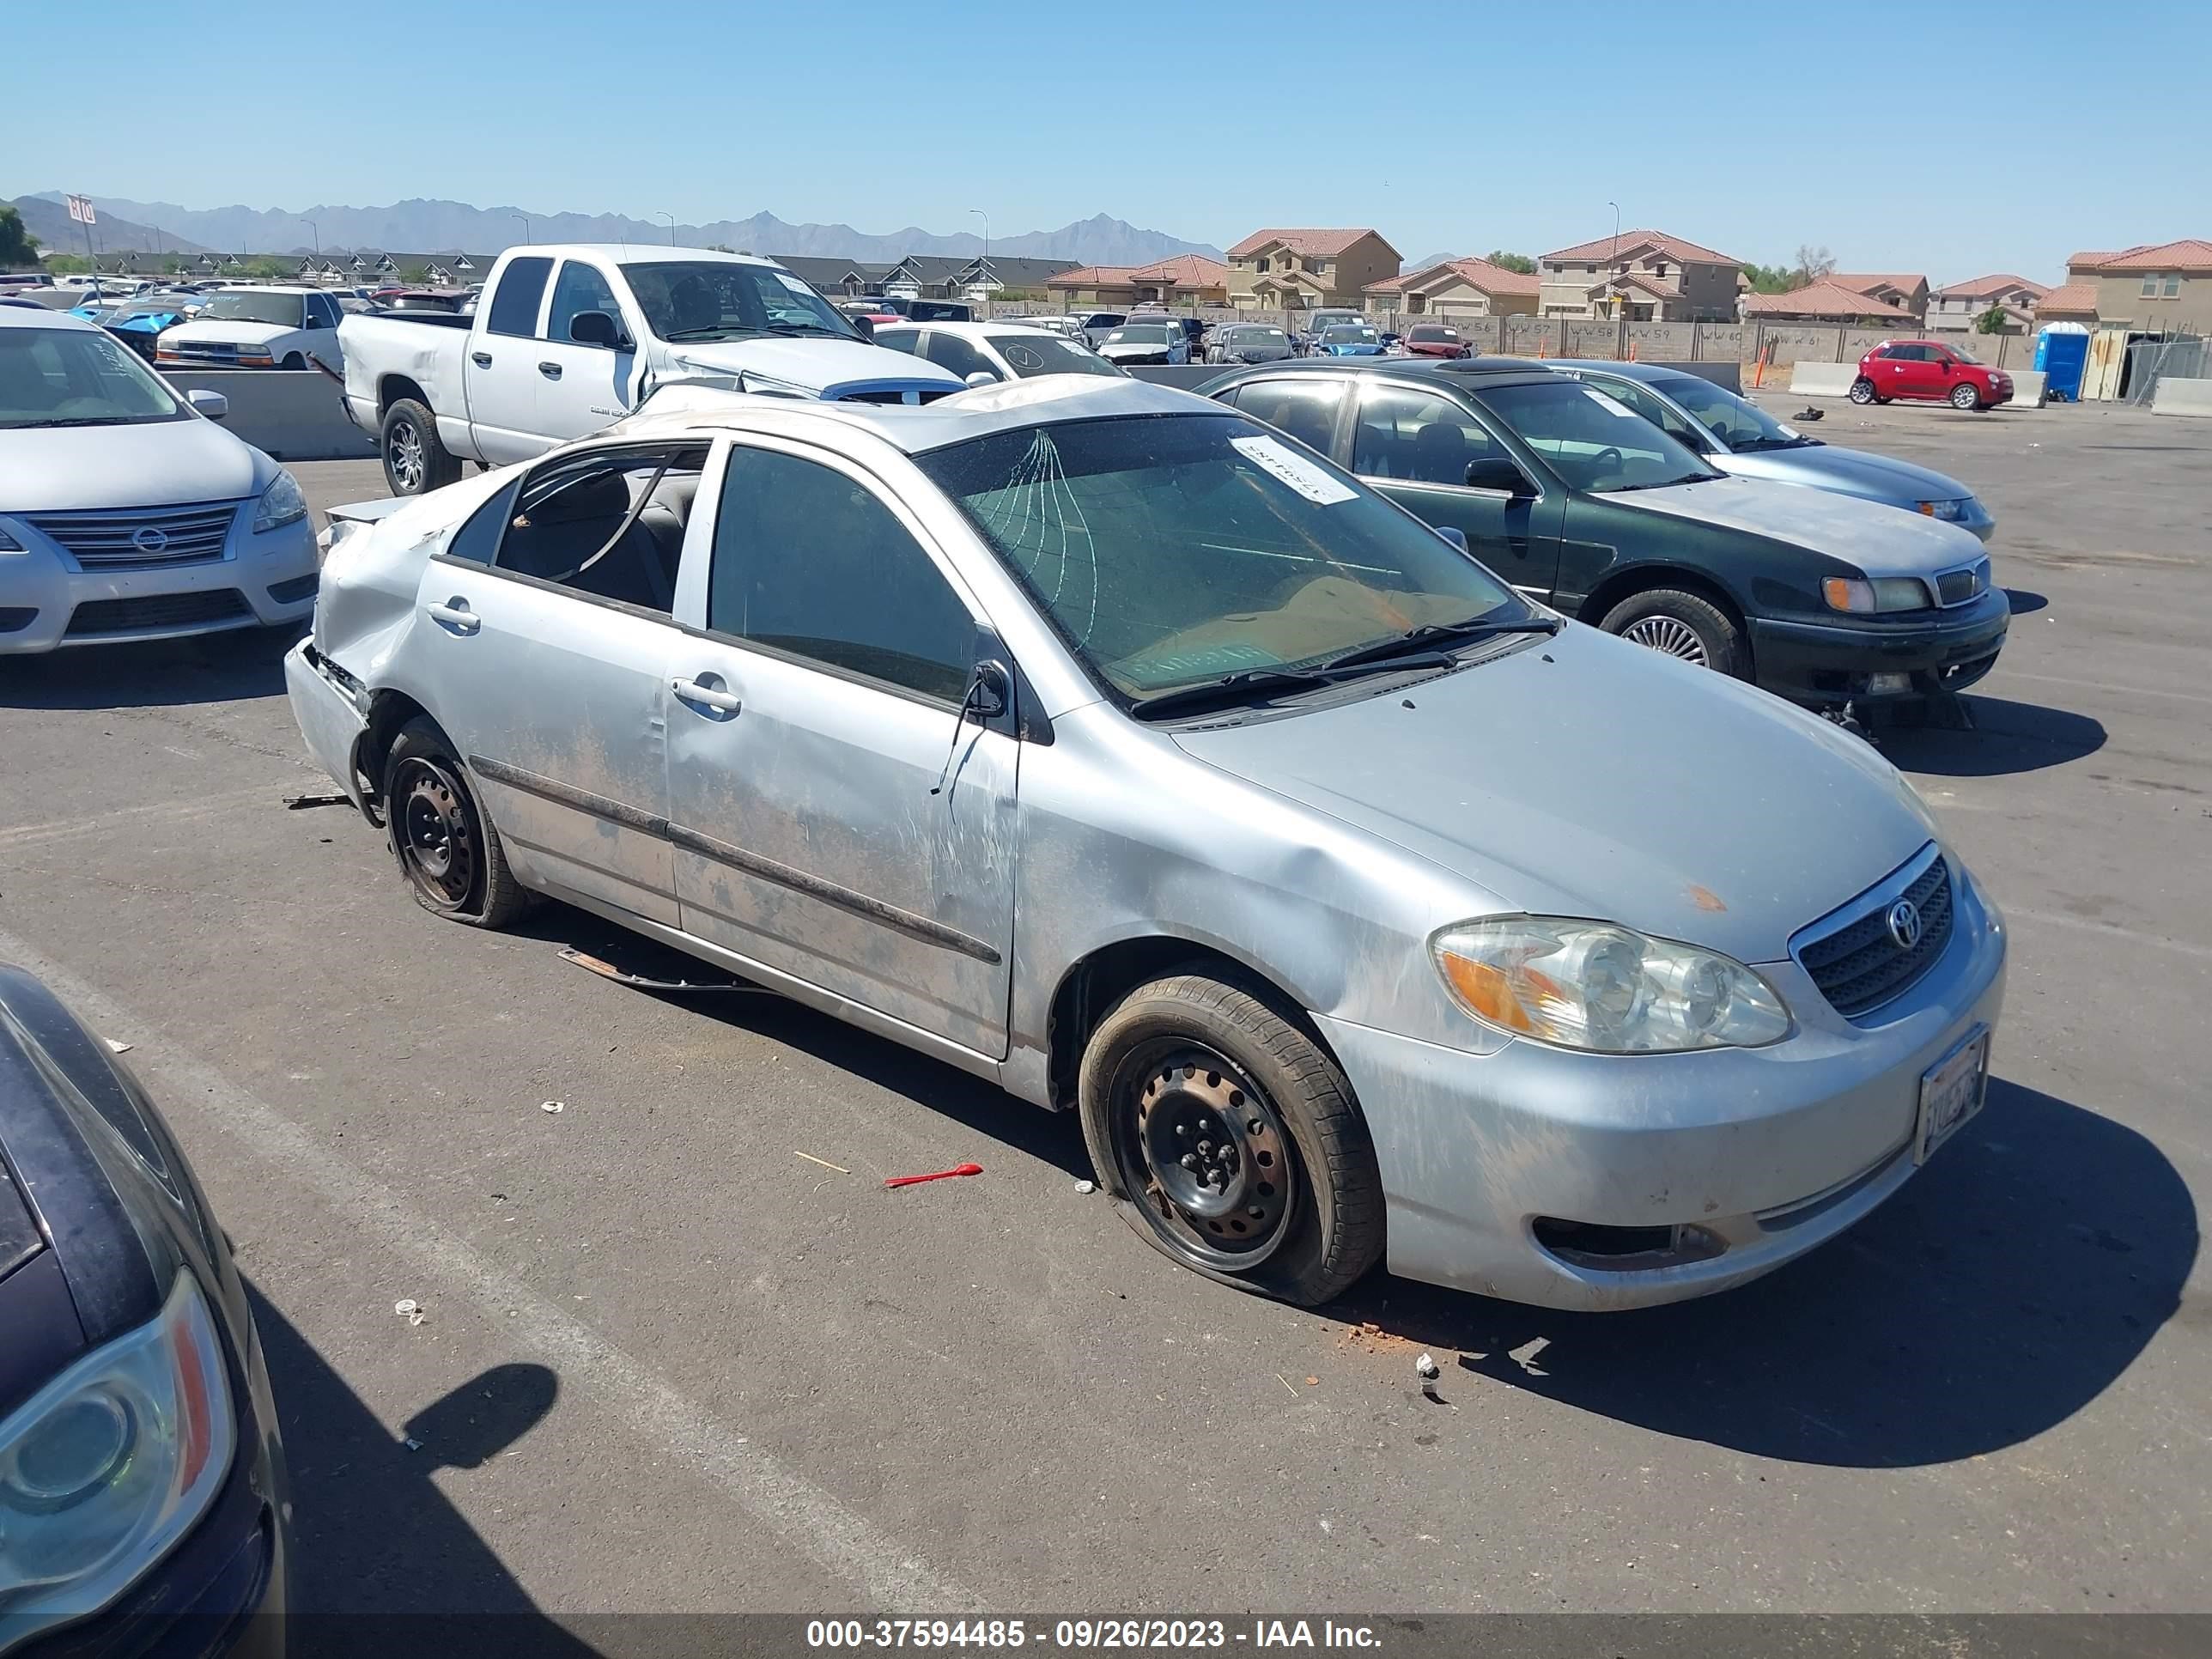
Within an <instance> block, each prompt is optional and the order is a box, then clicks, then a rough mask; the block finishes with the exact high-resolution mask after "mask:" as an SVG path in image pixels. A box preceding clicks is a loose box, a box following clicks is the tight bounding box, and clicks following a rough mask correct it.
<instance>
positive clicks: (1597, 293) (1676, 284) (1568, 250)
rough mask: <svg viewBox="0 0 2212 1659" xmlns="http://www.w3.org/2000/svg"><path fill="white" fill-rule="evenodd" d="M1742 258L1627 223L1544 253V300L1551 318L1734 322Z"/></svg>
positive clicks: (1539, 270)
mask: <svg viewBox="0 0 2212 1659" xmlns="http://www.w3.org/2000/svg"><path fill="white" fill-rule="evenodd" d="M1742 274H1743V261H1742V260H1741V259H1736V258H1730V257H1729V255H1727V254H1725V253H1717V252H1714V251H1713V250H1712V249H1711V248H1709V247H1703V246H1699V244H1697V243H1695V242H1692V241H1690V240H1687V239H1686V238H1684V237H1680V236H1675V235H1673V234H1669V233H1668V232H1666V231H1663V230H1624V231H1622V232H1621V233H1620V235H1619V236H1618V237H1613V236H1601V237H1599V238H1598V239H1597V240H1595V241H1590V242H1577V243H1576V244H1575V245H1574V246H1572V247H1563V248H1558V249H1555V250H1553V252H1550V253H1547V254H1544V255H1543V256H1541V258H1539V259H1538V260H1537V261H1536V276H1537V280H1538V282H1539V283H1540V284H1541V291H1540V294H1539V296H1538V305H1539V306H1540V307H1541V311H1542V313H1543V315H1545V316H1547V317H1605V316H1611V315H1613V314H1614V311H1615V306H1616V304H1617V306H1618V309H1619V313H1620V314H1621V315H1624V316H1626V317H1627V318H1628V319H1629V320H1630V321H1631V322H1655V321H1656V322H1668V323H1689V322H1707V323H1719V322H1729V323H1732V322H1734V321H1735V319H1736V289H1737V284H1738V279H1739V278H1740V277H1741V276H1742Z"/></svg>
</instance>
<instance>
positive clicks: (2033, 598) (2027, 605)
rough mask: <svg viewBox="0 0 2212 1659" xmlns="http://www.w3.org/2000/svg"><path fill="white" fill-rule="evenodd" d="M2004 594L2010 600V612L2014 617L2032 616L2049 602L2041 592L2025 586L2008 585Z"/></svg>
mask: <svg viewBox="0 0 2212 1659" xmlns="http://www.w3.org/2000/svg"><path fill="white" fill-rule="evenodd" d="M2004 595H2005V598H2006V599H2009V600H2010V601H2011V602H2012V614H2013V615H2014V616H2015V617H2032V616H2033V615H2034V614H2035V613H2036V612H2037V611H2041V610H2043V609H2044V608H2045V606H2047V605H2049V604H2050V603H2051V601H2050V600H2049V599H2045V598H2044V597H2043V595H2042V594H2040V593H2034V592H2029V591H2028V590H2027V588H2025V587H2008V588H2007V589H2005V591H2004Z"/></svg>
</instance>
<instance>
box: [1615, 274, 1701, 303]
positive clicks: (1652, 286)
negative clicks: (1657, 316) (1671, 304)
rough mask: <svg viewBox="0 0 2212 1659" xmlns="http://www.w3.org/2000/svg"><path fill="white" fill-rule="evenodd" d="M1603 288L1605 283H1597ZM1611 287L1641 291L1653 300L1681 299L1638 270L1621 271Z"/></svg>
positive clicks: (1675, 293) (1672, 291)
mask: <svg viewBox="0 0 2212 1659" xmlns="http://www.w3.org/2000/svg"><path fill="white" fill-rule="evenodd" d="M1604 286H1605V283H1603V282H1600V283H1598V287H1600V288H1603V287H1604ZM1613 286H1614V287H1616V288H1638V289H1643V290H1644V292H1645V293H1646V294H1649V295H1650V296H1651V297H1652V298H1653V299H1655V300H1679V299H1680V298H1681V297H1682V296H1681V295H1680V294H1679V293H1677V292H1676V291H1675V290H1674V289H1671V288H1668V286H1667V284H1666V283H1657V282H1654V281H1652V279H1651V278H1650V277H1649V276H1645V275H1644V273H1643V272H1642V271H1640V270H1624V271H1622V272H1621V273H1620V276H1619V277H1618V278H1617V279H1615V281H1614V283H1613Z"/></svg>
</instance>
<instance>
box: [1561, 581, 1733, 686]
mask: <svg viewBox="0 0 2212 1659" xmlns="http://www.w3.org/2000/svg"><path fill="white" fill-rule="evenodd" d="M1598 626H1600V627H1601V628H1602V629H1605V631H1606V632H1607V633H1608V634H1617V635H1620V637H1621V638H1622V639H1624V640H1629V641H1633V642H1634V643H1636V644H1638V645H1641V646H1645V647H1649V648H1650V649H1651V650H1654V651H1657V652H1661V653H1664V654H1665V655H1667V656H1669V657H1675V658H1679V659H1680V660H1682V661H1684V662H1687V663H1693V664H1695V665H1697V666H1698V667H1700V668H1711V669H1713V670H1715V671H1718V672H1720V673H1723V674H1727V675H1729V676H1730V677H1732V678H1737V679H1742V678H1748V670H1749V668H1750V653H1749V652H1747V650H1746V649H1745V648H1744V639H1743V630H1742V629H1740V628H1738V627H1737V626H1736V625H1735V618H1734V617H1730V616H1729V614H1728V612H1726V611H1723V610H1722V609H1721V608H1720V607H1719V606H1718V605H1715V604H1714V603H1713V602H1712V601H1711V599H1705V598H1702V597H1700V596H1699V595H1698V594H1695V593H1685V592H1682V591H1681V590H1680V589H1679V588H1673V587H1655V588H1652V589H1651V590H1650V591H1649V592H1643V593H1632V594H1631V595H1630V596H1629V597H1628V598H1627V599H1623V600H1622V601H1621V602H1620V604H1619V605H1615V606H1613V609H1612V610H1611V611H1607V613H1606V616H1605V620H1604V621H1603V622H1601V623H1599V624H1598Z"/></svg>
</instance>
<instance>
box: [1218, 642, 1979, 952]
mask: <svg viewBox="0 0 2212 1659" xmlns="http://www.w3.org/2000/svg"><path fill="white" fill-rule="evenodd" d="M1408 704H1411V705H1412V706H1411V707H1408V706H1407V705H1408ZM1176 740H1177V741H1178V742H1179V743H1180V744H1181V745H1182V748H1183V749H1184V750H1186V751H1187V752H1188V753H1189V754H1192V755H1194V756H1195V757H1198V758H1199V759H1200V760H1202V761H1205V762H1206V763H1209V764H1211V765H1213V766H1216V767H1218V768H1219V769H1221V770H1223V771H1225V772H1228V773H1231V774H1233V775H1236V776H1237V777H1240V778H1243V779H1245V780H1247V781H1250V782H1252V783H1255V784H1257V785H1259V786H1261V787H1264V788H1267V789H1272V790H1273V791H1275V792H1276V793H1279V794H1281V795H1285V796H1288V797H1289V798H1291V799H1293V800H1297V801H1300V802H1303V803H1304V805H1308V806H1310V807H1312V808H1315V809H1316V810H1317V811H1323V812H1327V813H1329V814H1331V815H1332V816H1334V817H1338V818H1341V819H1343V820H1345V821H1346V822H1347V823H1353V824H1356V825H1358V827H1360V828H1361V829H1365V830H1367V831H1369V832H1370V833H1371V834H1374V835H1376V836H1382V837H1383V838H1384V839H1386V840H1388V841H1391V842H1395V843H1397V844H1398V845H1399V846H1401V847H1403V848H1406V849H1407V851H1408V852H1411V853H1414V854H1419V855H1420V856H1422V857H1425V858H1426V859H1428V860H1431V862H1433V863H1435V864H1437V865H1440V866H1443V867H1444V868H1446V869H1449V870H1452V871H1455V872H1458V873H1459V874H1461V875H1462V876H1464V877H1466V878H1468V880H1470V881H1472V882H1473V883H1474V884H1475V885H1476V886H1478V887H1480V888H1481V889H1483V890H1486V891H1487V892H1489V893H1490V894H1492V895H1494V896H1495V897H1496V900H1497V904H1496V906H1495V907H1492V908H1500V909H1506V910H1525V911H1528V912H1531V913H1534V914H1536V915H1569V916H1589V917H1595V918H1600V919H1602V920H1605V921H1617V922H1620V923H1623V924H1625V925H1626V926H1628V927H1634V928H1638V929H1639V930H1641V931H1642V932H1644V933H1650V934H1652V935H1655V936H1656V937H1659V938H1662V939H1683V940H1686V941H1688V942H1690V943H1692V944H1695V945H1704V946H1705V947H1707V948H1708V949H1711V950H1716V951H1726V952H1727V953H1728V954H1729V955H1730V956H1732V957H1735V958H1736V959H1737V960H1738V961H1739V962H1773V961H1778V960H1780V959H1781V958H1782V957H1784V956H1785V955H1786V954H1787V950H1786V945H1787V941H1788V940H1789V938H1790V935H1791V934H1792V933H1796V931H1797V930H1798V929H1799V928H1801V927H1804V926H1805V925H1806V923H1808V922H1809V921H1814V920H1816V919H1818V918H1819V917H1820V916H1823V915H1826V914H1827V913H1828V912H1829V911H1831V910H1832V909H1834V908H1836V907H1837V906H1838V905H1839V904H1842V903H1843V902H1845V901H1846V900H1848V899H1850V898H1852V897H1855V896H1857V895H1858V894H1859V893H1862V892H1863V891H1864V890H1866V889H1867V888H1869V887H1870V886H1872V885H1873V884H1875V882H1877V881H1879V880H1880V879H1881V878H1882V877H1883V876H1885V875H1887V874H1888V873H1889V872H1891V871H1892V870H1894V869H1895V868H1896V867H1897V866H1899V865H1900V864H1902V863H1904V862H1905V860H1907V859H1908V858H1910V857H1911V856H1912V854H1914V853H1915V852H1917V850H1919V848H1922V847H1923V846H1925V845H1926V844H1927V843H1928V842H1929V840H1930V839H1931V838H1932V837H1933V836H1934V835H1935V833H1936V831H1935V826H1934V823H1933V821H1932V820H1931V819H1930V818H1929V816H1928V812H1927V809H1926V808H1925V807H1924V806H1923V805H1921V802H1920V799H1919V797H1918V796H1917V795H1915V794H1914V793H1912V790H1911V786H1909V785H1908V784H1907V783H1906V782H1905V780H1904V778H1903V777H1902V776H1900V775H1899V773H1898V772H1897V771H1896V769H1894V768H1893V767H1892V766H1891V765H1890V764H1889V763H1888V762H1887V761H1885V760H1884V759H1882V757H1881V756H1880V755H1879V754H1877V753H1876V752H1875V750H1873V749H1872V748H1871V747H1869V745H1868V744H1865V743H1863V741H1861V740H1860V739H1859V738H1855V737H1852V736H1850V734H1848V733H1847V732H1844V731H1843V730H1842V729H1841V728H1839V727H1838V726H1832V725H1830V724H1828V723H1827V722H1826V721H1824V720H1819V719H1817V718H1815V717H1814V716H1813V715H1810V714H1805V713H1803V712H1802V711H1801V710H1799V709H1797V708H1794V707H1793V706H1791V705H1790V704H1789V703H1786V702H1783V701H1782V700H1781V699H1780V698H1778V697H1774V696H1769V695H1768V694H1767V693H1765V692H1764V691H1760V690H1756V689H1754V688H1753V687H1751V686H1748V685H1746V684H1742V683H1741V682H1740V681H1736V680H1731V679H1728V678H1723V676H1721V675H1718V674H1716V673H1713V672H1712V671H1711V670H1709V669H1704V668H1695V667H1692V666H1690V665H1686V664H1684V663H1680V662H1677V661H1675V660H1674V659H1671V658H1668V657H1663V656H1662V655H1660V654H1659V653H1657V652H1655V651H1651V650H1648V649H1646V648H1645V647H1642V646H1638V645H1632V644H1630V643H1629V642H1628V641H1625V640H1617V639H1614V638H1613V636H1612V635H1607V634H1601V633H1600V632H1598V631H1597V630H1596V629H1590V628H1585V627H1583V625H1581V624H1580V623H1569V624H1568V625H1567V627H1566V629H1565V630H1564V631H1563V632H1562V633H1560V634H1559V635H1558V636H1557V637H1556V638H1554V639H1552V640H1548V641H1547V640H1543V639H1541V638H1539V639H1536V640H1534V641H1531V642H1530V643H1529V644H1528V645H1526V646H1524V647H1521V648H1519V649H1516V650H1513V651H1510V652H1509V653H1507V654H1506V655H1504V656H1502V657H1498V658H1494V659H1491V660H1489V661H1487V662H1479V663H1476V664H1474V665H1471V666H1469V667H1467V668H1462V669H1461V670H1459V671H1457V672H1455V673H1451V674H1448V675H1445V676H1443V678H1437V679H1434V680H1431V681H1427V682H1425V683H1416V684H1412V685H1410V686H1408V685H1403V684H1399V685H1394V686H1392V687H1391V689H1390V690H1388V691H1385V692H1383V693H1382V694H1381V695H1378V696H1364V697H1360V698H1358V699H1356V700H1354V701H1352V702H1345V703H1341V704H1338V705H1335V706H1334V707H1326V708H1316V709H1312V710H1310V711H1308V712H1305V713H1303V714H1293V715H1290V716H1286V717H1281V718H1275V719H1266V720H1249V721H1247V722H1246V723H1243V724H1242V725H1236V726H1224V727H1221V728H1219V729H1217V730H1212V731H1184V732H1180V733H1178V734H1177V738H1176Z"/></svg>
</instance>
